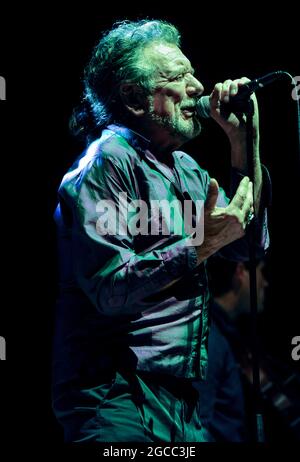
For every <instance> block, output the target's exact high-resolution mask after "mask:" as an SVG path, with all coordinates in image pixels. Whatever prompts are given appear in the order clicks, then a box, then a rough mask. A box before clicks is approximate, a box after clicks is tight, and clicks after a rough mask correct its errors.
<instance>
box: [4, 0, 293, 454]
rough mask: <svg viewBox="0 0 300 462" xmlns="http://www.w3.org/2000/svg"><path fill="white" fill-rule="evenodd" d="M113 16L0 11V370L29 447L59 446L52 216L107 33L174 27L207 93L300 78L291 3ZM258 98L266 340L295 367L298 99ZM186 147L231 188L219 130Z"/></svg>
mask: <svg viewBox="0 0 300 462" xmlns="http://www.w3.org/2000/svg"><path fill="white" fill-rule="evenodd" d="M185 3H186V2H185ZM277 8H278V9H277ZM105 9H106V11H105V12H104V10H103V6H101V4H99V5H98V6H91V4H90V5H88V3H84V4H83V5H81V6H74V5H72V6H70V8H67V9H64V10H63V9H62V7H58V6H54V5H53V4H52V3H51V4H48V5H47V3H45V4H43V6H42V7H31V6H29V5H26V6H23V7H22V9H21V7H19V6H18V7H17V6H16V7H15V9H14V8H10V11H5V10H4V8H3V12H2V17H1V25H2V26H3V27H1V43H0V45H1V48H0V49H1V60H0V75H3V76H5V78H6V80H7V101H6V102H0V112H1V139H0V143H1V183H0V185H1V193H2V197H1V216H2V226H1V230H2V241H1V242H2V252H1V268H2V276H1V279H2V287H3V288H2V303H1V312H0V335H2V336H5V338H6V341H7V361H5V362H4V361H2V362H1V370H0V373H1V378H0V381H1V382H0V393H1V394H0V406H1V407H0V409H1V416H2V417H1V424H2V425H3V430H4V432H2V433H1V435H0V439H1V438H2V439H3V441H6V440H7V438H9V439H11V440H12V441H19V440H20V439H23V438H24V439H25V440H26V444H27V445H29V447H34V446H38V445H40V444H41V445H44V447H47V445H49V444H51V445H53V444H54V443H55V442H59V441H61V432H60V429H59V428H58V427H57V425H56V423H55V421H54V418H53V416H52V413H51V402H50V390H51V387H50V384H51V370H50V356H51V338H52V329H53V305H54V301H55V296H56V259H55V229H54V224H53V219H52V214H53V211H54V208H55V204H56V190H57V187H58V185H59V182H60V180H61V177H62V175H63V174H64V172H65V170H66V168H68V166H69V165H70V163H71V162H72V159H74V157H75V156H77V155H78V153H79V151H80V147H79V146H78V145H76V143H75V142H74V141H73V140H72V139H71V138H70V136H69V134H68V118H69V116H70V113H71V111H72V108H73V107H74V105H76V104H77V103H78V102H79V99H80V94H81V91H82V88H81V83H80V78H81V76H82V70H83V66H84V64H85V63H86V61H87V59H88V56H89V53H90V51H91V48H92V46H93V45H94V44H95V42H96V40H97V39H98V37H99V35H100V33H101V31H102V30H104V29H107V28H109V27H110V26H111V24H112V22H114V21H115V20H117V19H124V18H127V19H136V18H143V17H145V16H148V17H150V18H162V19H167V20H169V21H170V22H173V23H174V24H175V25H176V26H177V27H178V28H179V30H180V31H181V33H182V37H183V51H184V52H185V54H186V55H187V56H188V57H189V58H190V60H191V62H192V64H193V66H194V67H195V69H196V75H197V76H198V78H199V79H200V80H201V81H202V83H203V84H204V87H205V92H206V93H209V92H210V91H211V89H212V87H213V85H214V83H216V82H217V81H223V80H225V79H227V78H238V77H241V76H247V77H249V78H250V79H252V78H256V77H259V76H262V75H264V74H266V73H268V72H271V71H274V70H279V69H282V70H287V71H288V72H290V73H291V74H292V75H293V76H296V75H300V65H299V44H298V43H297V12H296V11H294V10H293V8H292V7H291V9H290V10H288V7H286V10H285V11H283V10H282V8H281V9H279V7H275V6H274V7H273V8H272V10H271V9H270V10H268V11H266V12H265V14H262V12H261V11H260V10H258V11H257V10H256V11H255V8H254V9H253V10H252V11H251V13H250V12H249V11H250V10H251V8H249V5H248V4H242V3H240V4H239V5H233V4H226V5H223V6H217V5H215V6H214V7H212V8H209V7H206V8H205V9H204V8H203V7H202V6H201V5H199V6H198V5H197V6H194V5H192V4H191V3H189V4H182V5H181V7H179V6H173V7H169V8H167V7H166V8H165V11H162V10H161V8H159V7H157V6H155V5H152V6H149V7H143V6H140V7H136V8H130V7H129V6H126V7H125V6H124V7H122V8H120V7H117V6H116V5H111V7H109V6H107V5H106V7H105ZM109 9H110V11H109ZM117 12H118V13H117ZM5 26H6V27H5ZM298 38H299V37H298ZM258 98H259V103H260V115H261V157H262V161H263V162H264V163H265V165H266V166H267V167H268V169H269V171H270V173H271V176H272V181H273V205H272V208H271V210H270V233H271V239H272V245H271V249H270V253H269V257H268V268H269V280H270V287H269V289H268V293H267V304H266V310H265V313H264V316H263V319H262V326H261V329H262V334H261V335H262V338H263V342H264V344H265V345H266V346H267V348H268V349H269V350H270V352H271V353H272V354H274V355H276V356H277V357H279V358H280V359H282V360H283V361H285V362H286V363H287V364H291V365H292V366H293V367H298V368H299V365H298V364H297V363H295V362H293V361H292V360H291V350H292V347H291V340H292V338H293V337H294V336H296V335H300V324H299V322H298V317H299V315H298V312H299V309H300V307H299V301H298V290H299V248H298V247H299V244H298V242H299V231H298V229H299V228H298V227H299V217H298V215H299V199H298V196H299V194H298V189H299V180H300V177H299V154H298V153H297V138H296V137H297V131H296V112H295V102H294V101H293V100H292V98H291V86H290V85H289V84H288V82H280V83H276V84H273V85H272V86H269V87H268V88H266V89H264V90H263V92H261V93H259V94H258ZM185 150H186V151H187V152H189V153H191V154H192V155H193V156H194V157H195V158H196V159H197V160H198V162H199V163H200V165H201V166H202V167H204V168H207V169H208V170H209V172H210V174H211V176H215V177H216V178H217V179H218V180H219V182H220V183H221V184H222V185H224V186H225V187H227V186H228V173H229V170H228V162H229V149H228V144H227V141H226V139H224V136H223V134H222V131H221V130H220V129H219V128H218V127H217V126H215V125H214V124H213V123H212V122H211V121H207V122H206V123H205V126H204V133H203V135H202V136H201V137H200V138H199V139H196V140H194V141H193V142H190V143H189V144H188V145H187V146H186V148H185ZM283 443H284V441H283Z"/></svg>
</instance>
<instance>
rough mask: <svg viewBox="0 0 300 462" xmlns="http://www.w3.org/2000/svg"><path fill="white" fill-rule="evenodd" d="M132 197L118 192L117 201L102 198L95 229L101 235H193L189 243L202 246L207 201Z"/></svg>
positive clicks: (98, 205) (97, 207) (97, 206)
mask: <svg viewBox="0 0 300 462" xmlns="http://www.w3.org/2000/svg"><path fill="white" fill-rule="evenodd" d="M183 202H184V203H183V207H182V204H181V202H180V201H179V200H176V199H174V200H172V201H168V200H167V199H162V200H150V202H149V203H147V202H145V201H143V200H129V199H128V197H127V193H126V192H122V193H119V197H118V201H117V203H115V202H113V201H111V200H100V201H99V202H98V203H97V205H96V213H97V215H98V218H97V221H96V231H97V233H98V234H99V235H100V236H105V235H111V236H116V235H119V236H127V235H129V236H137V235H143V236H147V235H151V236H171V235H179V236H182V237H188V236H189V237H190V239H189V240H188V242H187V245H188V246H189V245H201V244H202V242H203V239H204V201H203V200H197V201H195V202H192V201H191V200H185V201H183Z"/></svg>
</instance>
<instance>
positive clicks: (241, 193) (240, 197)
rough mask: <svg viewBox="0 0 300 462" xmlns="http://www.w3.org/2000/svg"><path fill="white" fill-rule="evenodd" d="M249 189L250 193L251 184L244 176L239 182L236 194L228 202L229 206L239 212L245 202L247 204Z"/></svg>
mask: <svg viewBox="0 0 300 462" xmlns="http://www.w3.org/2000/svg"><path fill="white" fill-rule="evenodd" d="M249 185H250V186H249ZM249 189H251V191H252V183H251V182H250V180H249V178H248V177H247V176H245V177H244V178H243V179H242V181H241V182H240V184H239V187H238V188H237V190H236V193H235V195H234V197H233V198H232V200H231V202H230V206H232V207H237V208H238V209H240V210H241V209H242V208H243V206H244V204H245V201H246V202H248V201H247V197H248V192H249ZM251 205H252V204H251Z"/></svg>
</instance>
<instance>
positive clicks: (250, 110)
mask: <svg viewBox="0 0 300 462" xmlns="http://www.w3.org/2000/svg"><path fill="white" fill-rule="evenodd" d="M237 96H238V95H237ZM237 96H235V100H234V101H232V102H231V103H229V105H230V107H228V106H227V107H226V112H227V111H228V113H229V112H234V113H236V114H237V115H242V114H244V115H245V116H246V135H247V144H246V149H247V174H248V176H249V179H250V181H252V183H253V198H254V197H255V196H254V193H255V183H254V173H255V171H254V169H255V165H254V159H253V155H254V153H253V116H254V103H253V100H252V99H251V98H250V96H247V97H245V96H244V95H243V96H241V98H238V97H237ZM253 204H254V201H253ZM254 211H255V210H254ZM255 224H256V220H255V219H253V220H251V221H250V223H249V224H248V225H247V227H248V230H247V236H248V248H249V276H250V309H251V310H250V315H251V339H252V345H251V350H252V351H251V353H252V374H253V387H252V390H253V403H254V413H255V436H256V442H258V443H263V442H264V441H265V435H264V423H263V416H262V411H261V402H262V400H261V389H260V375H259V343H258V329H257V289H256V251H255V250H256V248H255V241H256V229H255V228H256V227H255Z"/></svg>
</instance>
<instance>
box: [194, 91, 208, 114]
mask: <svg viewBox="0 0 300 462" xmlns="http://www.w3.org/2000/svg"><path fill="white" fill-rule="evenodd" d="M196 111H197V114H198V116H199V117H203V118H205V119H208V118H209V117H210V101H209V96H202V97H201V98H199V99H198V101H197V103H196Z"/></svg>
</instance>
